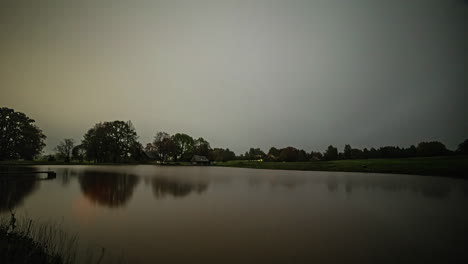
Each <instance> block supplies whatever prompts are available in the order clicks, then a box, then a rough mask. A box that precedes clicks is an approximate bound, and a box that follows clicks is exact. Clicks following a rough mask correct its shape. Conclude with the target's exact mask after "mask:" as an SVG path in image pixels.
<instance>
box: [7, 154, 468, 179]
mask: <svg viewBox="0 0 468 264" xmlns="http://www.w3.org/2000/svg"><path fill="white" fill-rule="evenodd" d="M35 165H66V166H73V165H86V166H125V165H154V166H194V165H192V164H191V163H190V162H176V163H166V164H158V163H154V162H140V163H87V162H83V163H80V162H71V163H65V162H47V161H2V162H0V166H6V167H18V166H35ZM211 166H213V167H231V168H249V169H267V170H298V171H334V172H364V173H392V174H411V175H423V176H440V177H452V178H462V179H468V156H436V157H416V158H398V159H361V160H335V161H306V162H262V161H248V160H233V161H226V162H213V163H212V164H211Z"/></svg>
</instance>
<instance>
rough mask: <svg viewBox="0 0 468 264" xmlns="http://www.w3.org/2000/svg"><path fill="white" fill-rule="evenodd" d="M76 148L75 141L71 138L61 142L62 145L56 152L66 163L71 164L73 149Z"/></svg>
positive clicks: (56, 148)
mask: <svg viewBox="0 0 468 264" xmlns="http://www.w3.org/2000/svg"><path fill="white" fill-rule="evenodd" d="M74 146H75V141H74V140H73V139H71V138H65V139H64V140H62V141H60V143H59V144H58V145H57V147H55V149H54V150H55V151H57V154H58V156H59V157H60V158H63V159H64V160H65V162H70V156H71V154H72V150H73V147H74Z"/></svg>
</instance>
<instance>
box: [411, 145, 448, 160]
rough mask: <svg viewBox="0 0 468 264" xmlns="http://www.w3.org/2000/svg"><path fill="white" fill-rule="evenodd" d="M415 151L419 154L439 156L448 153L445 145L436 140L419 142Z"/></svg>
mask: <svg viewBox="0 0 468 264" xmlns="http://www.w3.org/2000/svg"><path fill="white" fill-rule="evenodd" d="M417 151H418V155H419V156H441V155H445V154H447V153H448V150H447V148H446V147H445V145H444V144H442V143H441V142H438V141H431V142H421V143H419V144H418V147H417Z"/></svg>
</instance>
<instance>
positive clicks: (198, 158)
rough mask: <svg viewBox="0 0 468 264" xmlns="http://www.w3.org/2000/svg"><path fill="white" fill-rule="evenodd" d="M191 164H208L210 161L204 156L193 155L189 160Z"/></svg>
mask: <svg viewBox="0 0 468 264" xmlns="http://www.w3.org/2000/svg"><path fill="white" fill-rule="evenodd" d="M191 162H192V164H193V165H209V164H210V161H209V160H208V159H207V158H206V157H205V156H198V155H194V156H193V158H192V160H191Z"/></svg>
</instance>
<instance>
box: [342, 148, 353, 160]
mask: <svg viewBox="0 0 468 264" xmlns="http://www.w3.org/2000/svg"><path fill="white" fill-rule="evenodd" d="M351 151H352V148H351V146H350V145H345V147H344V150H343V154H344V158H345V159H351Z"/></svg>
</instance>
